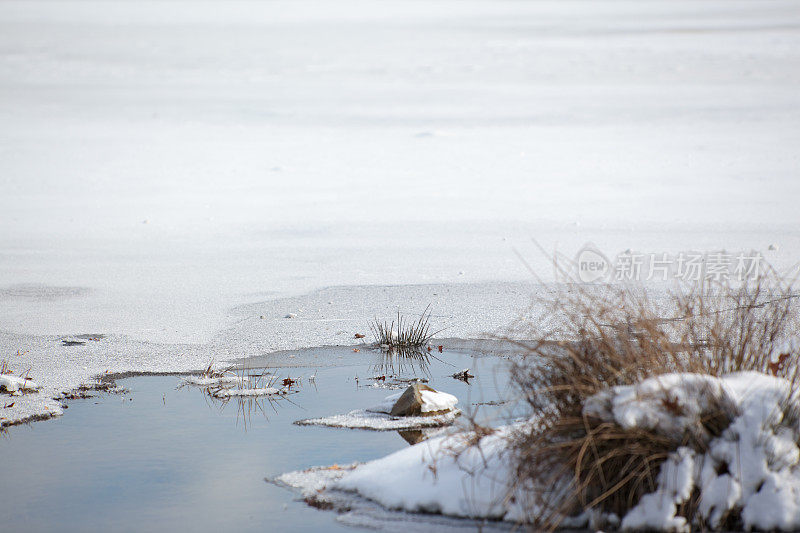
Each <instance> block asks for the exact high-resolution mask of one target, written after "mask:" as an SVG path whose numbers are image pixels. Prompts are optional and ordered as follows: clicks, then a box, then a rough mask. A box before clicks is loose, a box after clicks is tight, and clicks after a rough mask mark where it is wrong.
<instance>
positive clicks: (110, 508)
mask: <svg viewBox="0 0 800 533" xmlns="http://www.w3.org/2000/svg"><path fill="white" fill-rule="evenodd" d="M328 350H330V349H328ZM348 352H352V350H351V349H342V354H340V355H342V357H341V359H340V360H341V361H342V363H343V364H344V365H345V366H336V367H327V368H320V369H318V370H316V378H315V380H314V383H312V382H309V381H308V380H307V379H306V380H303V381H302V384H301V387H300V389H299V392H298V393H297V394H293V395H291V396H290V398H289V399H290V400H291V401H280V402H277V403H272V404H271V403H270V402H267V401H263V402H261V403H260V405H258V406H254V405H250V407H252V408H253V409H252V410H251V411H250V412H249V414H248V412H247V411H248V409H247V407H248V403H245V405H244V407H245V409H244V412H243V411H242V407H243V406H242V405H240V404H239V403H238V402H236V401H231V402H229V403H228V404H227V405H222V404H220V403H219V402H217V401H212V400H210V399H209V398H208V397H207V396H206V395H205V394H204V393H203V392H202V391H201V390H200V389H197V388H182V389H179V390H176V387H177V386H178V385H179V384H180V382H181V381H180V378H179V377H175V376H166V377H165V376H158V377H153V376H142V377H136V378H130V379H124V380H119V382H118V384H119V385H120V386H123V387H125V388H127V389H128V390H129V392H127V393H125V394H121V395H118V394H104V395H100V396H96V397H94V398H90V399H85V400H74V401H71V402H69V407H70V408H69V409H68V410H67V411H66V412H65V416H63V417H61V418H58V419H54V420H50V421H46V422H37V423H34V424H31V425H26V426H21V427H14V428H11V429H10V431H8V432H7V433H6V434H5V435H4V436H3V437H0V449H1V450H2V458H3V459H2V465H3V473H2V477H3V482H2V483H1V484H0V530H7V531H23V530H25V531H100V530H103V531H167V530H168V531H182V530H194V531H222V530H229V531H265V530H266V531H272V530H277V529H282V530H289V531H331V530H351V531H352V529H350V528H348V527H345V526H343V525H341V524H339V523H338V522H337V521H336V520H335V518H336V515H335V514H334V513H332V512H326V511H320V510H316V509H313V508H310V507H308V506H307V505H306V504H305V503H303V502H302V501H298V496H297V495H296V494H294V493H292V492H290V491H287V490H285V489H283V488H280V487H277V486H275V485H273V484H271V483H268V482H266V481H265V477H271V476H274V475H277V474H280V473H283V472H287V471H291V470H298V469H304V468H308V467H311V466H316V465H329V464H333V463H340V464H346V463H351V462H354V461H367V460H370V459H374V458H378V457H382V456H384V455H386V454H388V453H391V452H393V451H395V450H399V449H401V448H403V447H405V446H408V444H407V443H406V441H405V440H404V439H403V438H402V437H401V435H399V434H398V433H397V432H373V431H363V430H348V429H333V428H325V427H309V426H297V425H294V424H292V422H293V421H295V420H298V419H301V418H309V417H317V416H324V415H331V414H337V413H345V412H348V411H350V410H353V409H358V408H363V407H368V406H370V405H373V404H374V403H376V402H377V401H379V400H381V399H383V398H384V397H385V396H387V395H388V394H391V393H392V392H393V391H390V390H386V389H375V388H371V387H368V386H365V385H369V384H371V383H373V381H372V380H370V379H367V378H368V377H370V376H373V375H375V374H376V372H375V370H376V369H375V368H374V367H372V366H371V364H364V363H363V362H361V363H359V364H356V365H350V364H348V363H347V361H349V359H348ZM350 355H352V354H350ZM437 356H438V357H439V358H440V359H441V361H439V360H436V359H433V360H431V364H430V366H429V367H427V368H426V369H424V370H425V373H426V374H427V375H428V376H429V377H430V384H431V385H432V386H434V387H435V388H438V389H440V390H443V391H445V392H449V393H452V394H455V395H456V396H458V398H459V400H460V404H459V407H461V408H462V409H464V410H466V409H469V408H474V406H472V404H474V403H479V402H491V401H493V400H498V399H499V398H501V397H502V396H503V395H504V389H505V386H506V385H505V383H506V381H507V372H506V371H505V361H504V360H503V359H499V358H495V357H484V358H473V357H471V356H470V355H468V354H464V353H457V352H447V350H445V352H444V353H443V354H437ZM366 359H368V358H366V357H362V358H361V360H362V361H364V360H366ZM376 361H377V360H376ZM451 365H452V366H451ZM465 367H470V368H472V369H473V374H475V375H476V376H477V378H476V379H474V380H472V381H471V384H469V385H468V384H466V383H463V382H460V381H457V380H455V379H453V378H451V377H449V374H452V373H453V372H455V371H456V370H460V369H462V368H465ZM272 370H273V371H274V372H275V373H276V374H277V375H279V376H281V377H285V376H291V377H293V378H295V377H298V376H305V377H308V376H310V375H311V374H313V373H314V372H315V370H314V369H312V368H297V367H295V368H283V369H281V368H279V369H272ZM404 370H405V372H406V374H413V373H414V372H417V373H418V374H419V373H420V368H414V369H409V368H408V367H406V368H405V369H404ZM356 376H358V377H359V378H360V379H359V380H358V382H356V380H355V377H356ZM480 409H482V413H484V414H485V415H486V416H495V415H497V414H499V413H501V412H504V410H505V408H504V407H493V406H482V407H480ZM262 411H263V412H262Z"/></svg>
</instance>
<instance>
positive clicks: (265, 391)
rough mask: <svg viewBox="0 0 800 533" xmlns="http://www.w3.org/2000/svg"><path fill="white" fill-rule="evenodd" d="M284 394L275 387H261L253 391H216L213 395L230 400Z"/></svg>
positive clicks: (244, 389)
mask: <svg viewBox="0 0 800 533" xmlns="http://www.w3.org/2000/svg"><path fill="white" fill-rule="evenodd" d="M283 392H284V391H283V390H281V389H276V388H275V387H259V388H253V389H246V388H243V389H219V390H215V391H214V392H213V395H214V396H215V397H217V398H230V397H234V396H274V395H276V394H283Z"/></svg>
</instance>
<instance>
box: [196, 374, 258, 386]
mask: <svg viewBox="0 0 800 533" xmlns="http://www.w3.org/2000/svg"><path fill="white" fill-rule="evenodd" d="M183 381H184V383H188V384H189V385H195V386H197V387H215V386H222V385H240V384H244V383H245V382H246V381H249V378H248V377H247V376H243V377H240V376H236V375H230V376H227V375H226V376H216V377H209V376H187V377H185V378H183Z"/></svg>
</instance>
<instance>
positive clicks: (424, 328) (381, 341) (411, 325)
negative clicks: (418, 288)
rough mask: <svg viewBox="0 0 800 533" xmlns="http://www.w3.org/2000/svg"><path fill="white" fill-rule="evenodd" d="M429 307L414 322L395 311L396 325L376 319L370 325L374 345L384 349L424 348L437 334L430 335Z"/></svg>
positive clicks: (392, 322) (393, 322)
mask: <svg viewBox="0 0 800 533" xmlns="http://www.w3.org/2000/svg"><path fill="white" fill-rule="evenodd" d="M430 321H431V313H430V306H428V307H426V308H425V310H424V311H423V312H422V314H421V315H420V317H419V318H418V319H417V320H416V321H412V322H409V321H406V320H404V319H403V317H402V315H401V314H400V311H399V310H398V311H397V323H395V321H394V320H392V321H391V322H386V321H383V322H380V321H378V320H377V319H376V320H374V321H373V322H372V323H371V324H370V325H369V327H370V330H372V336H373V337H374V339H375V343H376V344H378V345H379V346H380V347H381V348H384V349H390V348H393V349H409V348H424V347H425V346H426V345H427V344H428V341H430V340H431V338H432V337H433V336H434V335H435V334H436V333H438V332H433V333H431V327H430Z"/></svg>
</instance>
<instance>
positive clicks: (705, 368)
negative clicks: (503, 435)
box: [509, 272, 800, 529]
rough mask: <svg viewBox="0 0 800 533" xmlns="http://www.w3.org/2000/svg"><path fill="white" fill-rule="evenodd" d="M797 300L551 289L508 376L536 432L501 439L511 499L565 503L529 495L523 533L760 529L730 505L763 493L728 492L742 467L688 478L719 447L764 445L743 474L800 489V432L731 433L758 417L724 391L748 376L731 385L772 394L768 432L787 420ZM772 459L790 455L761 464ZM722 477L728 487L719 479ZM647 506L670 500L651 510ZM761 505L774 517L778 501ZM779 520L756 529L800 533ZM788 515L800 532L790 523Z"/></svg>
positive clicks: (759, 293) (763, 285) (700, 290)
mask: <svg viewBox="0 0 800 533" xmlns="http://www.w3.org/2000/svg"><path fill="white" fill-rule="evenodd" d="M797 296H798V295H797V294H796V293H795V292H794V291H793V289H792V287H791V284H786V283H784V282H783V281H782V280H781V279H780V278H779V277H778V276H777V275H775V274H774V273H772V272H769V273H767V274H766V275H764V276H762V277H761V278H759V279H758V280H757V281H755V282H753V283H748V284H741V285H739V286H731V285H722V284H714V283H703V284H701V285H697V286H683V287H678V288H676V290H674V291H672V292H670V293H668V294H667V295H661V296H654V295H651V294H648V293H647V291H645V290H644V289H643V288H641V287H635V288H632V287H627V286H622V287H621V286H601V285H585V284H579V283H567V284H563V285H559V286H557V287H555V288H553V289H552V292H551V293H550V294H549V295H548V297H547V298H546V299H545V300H543V301H539V302H538V304H539V306H540V307H539V308H540V309H543V310H544V312H543V314H542V315H541V316H539V317H536V318H534V319H532V320H530V321H529V322H527V323H526V327H528V328H529V329H528V335H527V338H535V339H540V340H537V341H536V342H533V343H520V344H521V346H522V347H523V348H524V350H525V352H526V353H527V357H525V358H524V359H523V360H522V361H521V362H519V363H517V364H516V368H514V370H513V371H512V380H513V382H514V386H515V390H516V391H517V393H518V394H519V397H520V398H522V399H523V400H524V402H525V403H526V404H527V405H528V407H529V408H530V413H529V414H530V416H531V419H532V420H534V421H535V423H534V424H530V425H523V426H520V427H519V428H518V429H517V430H516V431H515V432H514V433H513V435H512V437H511V441H510V446H511V447H512V448H513V450H514V463H515V468H514V480H515V482H514V483H513V484H512V485H513V487H511V488H510V489H509V490H510V491H512V492H514V491H518V490H522V489H531V490H533V489H534V488H536V487H538V488H541V487H547V486H567V487H568V491H567V493H566V494H567V496H566V497H565V495H564V493H562V492H561V491H559V493H558V495H557V497H556V496H554V495H553V494H552V493H550V492H548V491H547V490H539V489H536V490H533V492H534V493H535V497H536V499H537V505H536V506H535V509H536V515H535V516H533V515H530V516H527V517H526V518H525V520H526V521H530V522H533V523H536V524H538V525H540V526H542V527H557V526H558V525H559V524H561V523H562V521H563V520H564V518H565V517H568V516H575V515H577V514H581V513H582V512H585V511H591V512H594V513H599V514H601V515H605V516H610V517H620V518H623V517H627V516H630V518H625V519H624V520H623V526H625V527H628V528H632V529H637V528H653V529H682V528H684V527H688V526H690V525H692V524H697V523H700V524H702V526H703V527H712V528H719V527H737V526H739V525H741V524H747V525H749V526H750V527H755V528H762V524H767V522H760V521H759V519H756V518H752V516H751V515H750V514H748V513H754V512H756V511H748V509H755V508H754V507H753V508H751V507H748V506H746V505H745V503H746V502H745V501H744V500H742V497H743V496H741V497H740V496H736V494H738V493H736V491H739V492H740V493H741V494H742V495H747V494H749V495H754V494H756V493H759V494H760V493H761V492H760V490H759V489H758V487H750V489H747V490H745V488H744V486H743V485H742V483H750V482H751V481H752V480H750V481H747V480H745V479H743V478H736V475H734V470H735V468H740V467H734V466H733V465H732V464H731V462H730V461H725V462H722V463H719V464H720V465H722V464H723V463H724V465H725V467H724V468H723V467H722V466H720V469H721V470H720V472H718V473H717V475H715V476H710V474H709V475H706V477H704V478H702V479H701V478H699V477H697V476H696V475H695V474H696V472H695V471H692V473H691V475H690V473H688V470H687V469H688V468H689V467H688V466H686V465H687V464H689V462H690V460H691V461H695V460H698V458H702V460H704V461H705V460H706V459H705V458H707V457H711V456H713V454H714V453H716V452H715V451H714V450H722V449H723V448H724V446H722V445H721V444H719V443H721V442H724V441H727V442H729V448H726V449H728V450H729V451H728V452H727V453H730V454H734V453H739V454H741V453H744V452H743V450H746V449H748V448H747V446H750V447H752V446H754V444H745V442H744V440H745V439H756V440H758V439H762V440H763V439H766V440H765V441H764V442H768V443H771V444H764V445H763V446H762V448H763V450H762V451H761V452H758V453H752V454H750V455H747V456H746V457H747V460H748V461H751V460H752V461H754V463H753V464H761V462H763V461H767V462H768V463H769V462H770V461H772V462H774V461H778V462H779V463H780V464H784V463H786V466H785V468H791V469H794V470H793V472H794V473H792V474H780V475H783V476H784V477H783V478H782V479H783V480H784V481H785V480H786V479H787V476H788V477H791V476H794V478H797V479H800V470H798V469H800V466H799V465H798V464H797V461H796V460H794V459H792V458H793V457H794V455H793V454H797V449H798V441H799V440H800V430H798V428H796V427H795V425H796V424H794V423H793V422H792V423H789V424H788V425H786V427H783V426H781V427H777V426H774V424H773V426H770V428H771V429H764V427H765V426H764V425H763V424H761V425H759V424H760V423H756V422H752V421H751V422H752V424H754V425H752V427H750V429H749V430H748V432H747V433H742V432H741V431H739V430H737V429H734V428H736V427H738V426H737V425H738V424H744V423H745V422H743V420H750V418H752V416H755V415H753V414H752V413H749V412H748V411H743V410H742V409H744V408H745V407H746V408H748V409H755V407H754V406H753V405H750V404H747V405H745V406H744V407H743V403H742V402H743V400H742V398H741V394H739V393H738V392H737V391H736V390H733V389H732V388H731V387H730V384H729V383H728V382H727V381H725V379H727V378H725V377H726V376H730V375H731V374H733V373H741V372H749V374H739V375H740V376H751V377H750V379H751V381H753V383H756V382H757V383H761V384H763V383H764V382H762V381H757V379H756V377H753V376H758V377H763V378H765V379H773V380H775V381H776V382H779V383H781V384H782V385H781V386H782V387H784V388H785V391H784V393H783V395H782V396H781V397H780V398H779V399H777V400H774V401H772V403H769V404H768V405H767V408H768V409H769V410H771V411H780V413H778V414H775V415H774V416H775V417H777V418H776V419H785V420H797V418H798V417H797V416H796V415H795V414H794V413H796V412H797V398H798V395H797V392H796V391H797V389H798V365H797V360H798V351H797V350H796V348H797V346H798V345H797V343H796V342H793V341H791V338H792V334H793V333H794V332H795V331H796V329H795V328H796V325H797V317H798V312H797V304H798V301H797ZM517 338H519V336H518V335H517ZM721 378H725V379H721ZM738 379H745V378H738ZM759 379H760V378H759ZM773 388H774V387H773ZM762 399H763V398H762ZM793 424H794V425H793ZM759 428H761V429H759ZM762 430H763V431H766V433H763V431H762ZM759 431H762V433H763V434H760V433H759ZM773 437H774V438H773ZM769 446H772V447H774V448H776V449H777V448H781V449H784V450H787V451H786V453H785V454H783V453H782V452H781V453H778V452H774V453H773V452H767V451H766V448H765V447H769ZM735 449H737V450H739V451H738V452H734V451H733V450H735ZM693 464H694V463H693ZM741 468H744V469H748V468H751V466H747V465H741ZM725 469H728V470H730V472H731V477H730V479H728V478H723V475H724V474H725V472H726V470H725ZM779 470H780V469H778V470H775V472H778V471H779ZM665 472H672V473H673V474H675V476H678V475H679V474H680V475H685V476H688V477H689V478H691V479H692V480H693V481H692V482H691V483H690V482H689V481H686V482H685V483H684V484H683V485H681V487H678V486H677V485H676V486H675V487H672V485H670V487H672V488H669V487H667V485H668V480H667V478H670V479H671V478H672V477H674V476H672V474H667V473H665ZM773 473H774V472H773ZM775 475H779V474H775ZM693 476H694V477H693ZM771 476H772V475H771V474H768V473H767V472H766V471H765V472H761V473H760V474H759V475H758V476H756V477H757V478H758V479H759V483H762V482H763V485H761V490H763V487H767V490H772V491H773V492H776V491H777V492H781V491H783V492H785V491H790V492H791V491H794V490H795V488H797V494H800V484H796V483H795V482H794V481H793V482H791V483H789V484H788V485H781V484H777V485H775V484H774V483H777V481H776V480H777V478H775V477H774V476H772V477H771ZM794 478H793V479H794ZM748 479H749V478H748ZM673 481H674V480H673ZM734 481H735V482H736V483H738V485H735V484H734V483H733V482H734ZM669 482H670V483H671V482H672V481H669ZM708 483H712V484H714V486H715V487H717V486H719V487H721V486H722V485H725V486H726V487H728V489H729V490H728V492H726V493H725V494H727V496H726V497H725V498H723V497H722V496H720V495H719V494H718V492H717V491H716V489H713V490H712V489H708V490H712V492H709V493H706V489H707V486H706V485H707V484H708ZM726 484H727V485H726ZM687 486H689V488H688V489H687V488H686V487H687ZM770 487H772V488H770ZM720 490H722V489H720ZM726 490H727V489H726ZM687 491H688V492H687ZM653 494H656V495H659V496H658V497H659V498H660V497H661V496H663V494H668V495H671V496H669V497H667V499H666V500H663V499H659V500H658V501H657V502H656V496H651V495H653ZM726 498H727V499H726ZM763 498H765V500H764V501H766V500H769V501H770V502H771V504H774V505H778V503H776V502H778V501H779V500H780V498H777V497H775V498H772V499H770V498H767V497H766V496H763ZM787 498H788V497H787ZM723 500H724V501H723ZM783 501H786V502H788V501H789V499H784V500H783ZM795 501H797V500H795ZM787 505H788V504H787ZM643 506H644V507H643ZM743 509H744V510H743ZM792 509H793V508H792ZM629 512H630V513H633V514H631V515H628V513H629ZM637 513H638V514H637ZM781 513H783V514H782V516H784V518H783V519H781V520H780V521H778V522H780V523H778V522H775V523H774V524H773V523H770V524H768V526H767V527H765V529H771V528H773V527H776V528H784V527H787V524H794V525H792V526H791V527H790V528H798V527H800V512H798V513H795V512H794V511H792V510H791V509H790V508H788V507H786V506H784V507H782V508H781ZM787 513H788V514H787ZM792 513H794V514H792ZM790 515H791V516H793V517H797V521H796V522H794V521H793V520H794V518H792V519H789V518H786V516H790ZM637 516H638V517H639V518H636V517H637ZM658 517H660V518H658Z"/></svg>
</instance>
